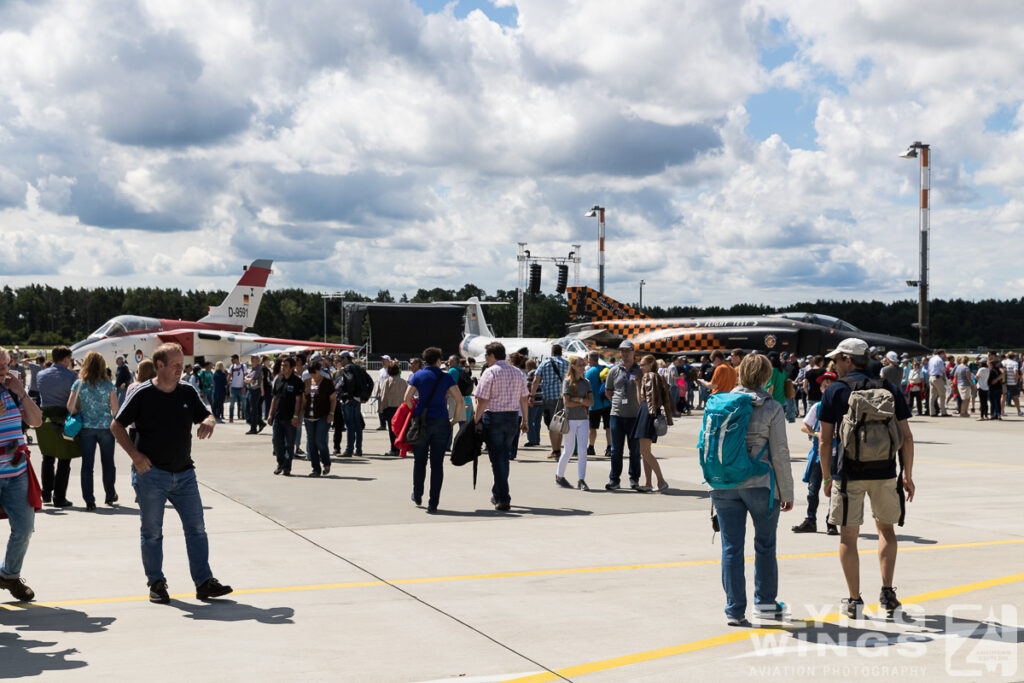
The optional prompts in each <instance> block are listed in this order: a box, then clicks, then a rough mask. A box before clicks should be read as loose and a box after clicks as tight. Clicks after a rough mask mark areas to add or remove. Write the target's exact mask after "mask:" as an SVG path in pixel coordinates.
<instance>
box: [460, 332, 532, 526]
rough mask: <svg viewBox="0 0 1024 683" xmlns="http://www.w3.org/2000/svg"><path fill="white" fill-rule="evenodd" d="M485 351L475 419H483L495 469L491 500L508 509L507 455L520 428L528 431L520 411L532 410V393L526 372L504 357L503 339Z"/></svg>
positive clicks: (488, 450)
mask: <svg viewBox="0 0 1024 683" xmlns="http://www.w3.org/2000/svg"><path fill="white" fill-rule="evenodd" d="M484 353H485V358H486V361H485V362H486V364H487V367H486V368H485V369H484V372H483V374H482V375H481V376H480V383H479V384H478V385H477V387H476V392H475V393H474V395H473V396H474V398H475V399H476V409H475V410H474V411H473V420H474V421H475V422H480V421H481V420H482V421H483V426H484V440H485V441H486V442H487V455H488V457H489V458H490V459H491V470H492V471H493V472H494V486H493V487H492V488H491V493H492V494H493V495H492V496H491V504H493V505H494V509H495V510H508V509H509V508H510V507H511V506H512V498H511V496H510V494H509V491H508V463H509V460H508V456H509V454H510V453H511V452H512V446H513V444H514V443H515V441H516V439H518V438H519V435H518V434H517V432H518V431H519V430H522V431H523V432H525V431H526V427H527V425H526V420H523V421H522V424H520V422H519V415H520V414H522V415H527V414H528V413H529V403H528V401H529V396H530V394H529V392H528V391H527V389H526V377H525V376H524V375H523V373H522V372H520V371H519V370H518V369H517V368H515V367H513V366H511V365H509V364H508V363H507V362H506V361H505V347H504V346H503V345H502V344H501V343H500V342H491V343H490V344H488V345H487V346H486V347H485V348H484Z"/></svg>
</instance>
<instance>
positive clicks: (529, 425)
mask: <svg viewBox="0 0 1024 683" xmlns="http://www.w3.org/2000/svg"><path fill="white" fill-rule="evenodd" d="M542 417H544V406H530V412H529V414H528V415H527V416H526V440H527V441H529V442H530V443H540V420H541V418H542Z"/></svg>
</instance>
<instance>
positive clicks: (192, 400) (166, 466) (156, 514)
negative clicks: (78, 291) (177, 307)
mask: <svg viewBox="0 0 1024 683" xmlns="http://www.w3.org/2000/svg"><path fill="white" fill-rule="evenodd" d="M184 362H185V359H184V356H183V354H182V351H181V347H180V346H178V345H177V344H163V345H162V346H160V347H158V348H157V350H156V352H154V353H153V363H154V364H155V365H156V377H154V378H153V379H152V380H150V381H148V382H144V383H143V384H141V385H140V386H139V387H138V388H137V389H136V390H135V391H134V392H133V393H132V394H131V395H130V396H128V398H127V399H126V400H125V402H124V404H123V405H122V406H121V409H120V410H119V411H117V417H115V418H114V420H113V421H112V422H111V423H110V431H111V432H113V433H114V437H115V438H116V439H117V442H118V443H119V444H120V445H121V448H123V449H124V450H125V452H126V453H128V456H129V457H130V458H131V459H132V486H134V487H135V492H136V494H137V495H138V499H139V514H140V517H141V520H142V567H143V569H145V571H146V581H147V583H148V584H149V600H150V602H157V603H162V604H167V603H169V602H170V601H171V598H170V596H169V595H168V593H167V579H166V578H165V577H164V573H163V525H164V506H165V505H166V504H167V501H170V502H171V504H172V505H173V506H174V509H175V510H176V511H177V512H178V516H179V517H180V518H181V525H182V528H183V529H184V531H185V549H186V551H187V552H188V567H189V571H190V573H191V574H192V581H193V582H194V583H195V585H196V598H198V599H199V600H208V599H210V598H217V597H220V596H222V595H227V594H228V593H230V592H231V586H224V585H222V584H221V583H220V581H218V580H217V579H215V578H214V577H213V572H212V571H210V562H209V555H210V547H209V540H208V539H207V537H206V526H205V524H204V522H203V501H202V500H201V499H200V497H199V485H198V483H197V482H196V472H195V469H194V464H193V462H192V425H193V424H198V425H199V429H198V430H197V432H196V436H198V437H199V438H200V439H205V438H207V437H209V436H210V435H211V434H213V428H214V426H215V425H216V424H217V421H216V420H214V419H213V416H212V415H210V413H209V411H208V410H207V409H206V407H205V406H204V405H203V401H202V399H200V398H199V394H198V393H197V392H196V390H195V389H194V388H193V387H192V386H191V385H189V383H188V382H182V381H180V378H181V370H182V367H183V366H184ZM131 424H134V425H135V430H136V441H135V442H133V441H132V440H131V438H129V436H128V426H129V425H131Z"/></svg>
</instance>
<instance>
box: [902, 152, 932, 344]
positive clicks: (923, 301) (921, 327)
mask: <svg viewBox="0 0 1024 683" xmlns="http://www.w3.org/2000/svg"><path fill="white" fill-rule="evenodd" d="M900 157H902V158H904V159H916V158H920V159H921V217H920V226H919V228H920V233H921V279H920V280H917V281H916V282H915V281H914V280H907V284H908V285H910V284H911V283H913V284H916V285H917V286H918V290H917V291H918V299H917V325H916V326H915V327H917V340H918V341H919V342H920V343H921V344H922V345H924V346H928V344H927V341H928V332H929V324H928V228H929V214H928V195H929V193H930V192H931V185H932V183H931V175H932V171H931V158H930V157H931V146H930V145H926V144H923V143H922V142H920V141H915V142H914V143H913V144H912V145H910V146H909V147H907V151H906V152H904V153H903V154H901V155H900Z"/></svg>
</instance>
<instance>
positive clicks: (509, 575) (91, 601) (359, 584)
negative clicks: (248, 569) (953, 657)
mask: <svg viewBox="0 0 1024 683" xmlns="http://www.w3.org/2000/svg"><path fill="white" fill-rule="evenodd" d="M1022 543H1024V538H1020V539H1004V540H998V541H973V542H970V543H949V544H944V545H923V546H913V547H909V548H906V547H904V548H900V552H901V553H905V552H925V551H933V550H953V549H959V548H980V547H988V546H1000V545H1017V544H1022ZM876 552H877V551H876V549H875V548H865V549H861V550H859V554H861V555H874V554H875V553H876ZM838 555H839V553H838V552H823V553H801V554H795V555H779V556H778V559H780V560H803V559H810V558H819V557H838ZM745 559H746V561H747V562H753V561H754V558H752V557H748V558H745ZM720 562H721V561H720V560H717V559H715V560H687V561H682V562H648V563H642V564H621V565H612V566H607V567H570V568H567V569H535V570H529V571H518V572H496V573H489V574H462V575H457V576H427V577H421V578H411V579H394V580H391V581H349V582H345V583H322V584H313V585H306V586H276V587H270V588H242V589H239V590H236V591H234V593H232V595H258V594H264V593H294V592H300V591H320V590H334V589H341V588H372V587H378V586H387V585H396V586H402V585H412V584H425V583H449V582H455V581H482V580H487V579H515V578H524V577H531V576H558V575H566V574H596V573H601V572H621V571H632V570H638V569H674V568H678V567H696V566H700V565H711V564H720ZM194 595H195V593H194V592H189V593H176V594H174V595H172V596H171V597H172V598H178V599H182V598H189V597H192V596H194ZM148 600H149V597H148V596H144V595H141V596H140V595H133V596H123V597H113V598H85V599H81V600H57V601H51V602H34V603H23V604H20V605H17V604H9V605H0V607H4V608H7V609H21V608H23V607H29V608H30V607H33V606H38V607H69V606H72V605H99V604H109V603H118V602H145V601H148Z"/></svg>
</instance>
